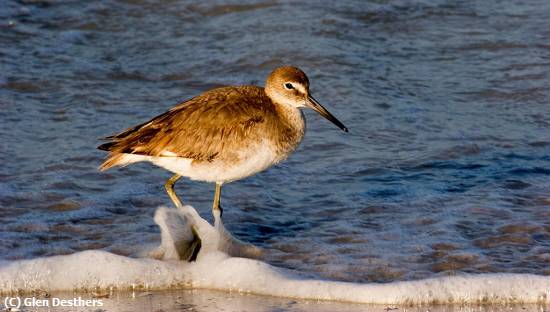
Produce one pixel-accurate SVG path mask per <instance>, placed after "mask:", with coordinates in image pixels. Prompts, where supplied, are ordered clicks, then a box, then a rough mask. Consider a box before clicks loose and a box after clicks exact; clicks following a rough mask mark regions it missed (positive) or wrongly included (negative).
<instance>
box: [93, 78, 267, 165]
mask: <svg viewBox="0 0 550 312" xmlns="http://www.w3.org/2000/svg"><path fill="white" fill-rule="evenodd" d="M274 111H275V107H274V105H273V104H272V103H271V101H270V100H269V98H268V97H267V96H266V95H265V92H264V91H263V89H262V88H259V87H254V86H243V87H225V88H218V89H214V90H210V91H207V92H205V93H203V94H201V95H199V96H197V97H195V98H192V99H190V100H188V101H186V102H183V103H181V104H179V105H177V106H175V107H174V108H172V109H171V110H169V111H167V112H166V113H164V114H162V115H159V116H157V117H155V118H153V119H151V120H150V121H148V122H146V123H143V124H141V125H138V126H135V127H132V128H130V129H128V130H126V131H124V132H122V133H120V134H117V135H114V136H111V137H108V138H107V139H109V140H111V142H108V143H105V144H103V145H101V146H99V149H102V150H107V151H110V152H112V153H114V154H118V153H128V154H139V155H148V156H167V155H168V154H169V153H173V154H175V155H172V156H178V157H184V158H192V159H194V160H198V161H203V160H206V161H211V160H213V159H216V158H217V157H221V158H224V159H230V158H232V157H235V156H236V155H234V154H235V152H236V151H238V150H240V149H241V148H242V147H243V145H245V144H247V143H246V142H251V141H254V139H255V138H257V137H258V136H259V135H260V134H261V133H262V128H264V129H265V123H266V118H269V116H273V113H274Z"/></svg>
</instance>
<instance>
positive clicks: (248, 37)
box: [0, 0, 550, 282]
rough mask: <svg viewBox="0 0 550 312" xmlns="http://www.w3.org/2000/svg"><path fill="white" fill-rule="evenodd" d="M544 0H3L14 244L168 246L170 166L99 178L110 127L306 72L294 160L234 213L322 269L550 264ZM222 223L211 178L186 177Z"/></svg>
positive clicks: (237, 193) (362, 277) (35, 251)
mask: <svg viewBox="0 0 550 312" xmlns="http://www.w3.org/2000/svg"><path fill="white" fill-rule="evenodd" d="M549 21H550V4H549V3H548V2H546V1H529V2H528V3H522V2H519V1H518V2H498V1H484V2H478V3H474V2H469V1H453V2H450V1H449V2H447V1H442V0H439V1H421V2H415V3H410V2H409V1H372V2H364V1H342V2H338V3H335V4H328V3H319V2H296V3H295V2H250V3H248V4H237V3H236V2H235V3H231V4H229V3H222V2H219V3H218V2H209V3H202V2H201V1H195V3H192V2H191V1H161V2H159V1H144V0H127V1H115V0H106V1H87V2H84V3H82V2H79V1H53V0H52V1H48V0H38V1H30V0H20V1H12V0H4V1H2V2H1V3H0V142H1V143H0V144H1V145H0V148H1V153H0V161H1V163H2V166H0V255H1V256H0V258H1V259H8V260H13V259H27V258H35V257H39V256H49V255H61V254H70V253H74V252H77V251H81V250H88V249H104V250H107V251H111V252H114V253H117V254H121V255H132V254H133V252H134V251H135V248H134V246H136V245H143V244H148V243H155V242H158V241H159V232H158V228H157V227H156V225H155V224H154V222H153V218H152V216H153V213H154V211H155V208H156V207H157V206H159V205H161V204H170V202H169V199H168V197H167V196H166V195H165V193H164V190H163V183H164V181H165V180H166V179H167V178H168V177H169V176H170V173H168V172H166V171H164V170H162V169H159V168H155V167H153V166H152V165H149V164H137V165H133V166H131V167H128V168H125V169H118V170H111V171H108V172H106V173H100V172H98V171H97V167H98V166H99V164H100V163H101V162H102V160H103V158H104V157H105V153H103V152H101V151H98V150H96V149H95V147H96V146H97V145H98V144H100V141H98V140H97V138H99V137H103V136H106V135H110V134H113V133H115V132H118V131H120V130H123V129H125V128H127V127H129V126H132V125H134V124H137V123H140V122H143V121H145V120H147V119H149V118H151V117H153V116H155V115H157V114H159V113H162V112H164V111H165V110H167V109H168V108H170V107H172V106H173V105H175V104H176V103H178V102H179V101H182V100H185V99H188V98H190V97H192V96H194V95H196V94H198V93H200V92H202V91H205V90H207V89H210V88H213V87H217V86H221V85H231V84H260V85H262V84H263V81H264V79H265V77H266V76H267V74H268V73H269V72H270V71H271V70H272V69H273V68H275V67H277V66H279V65H283V64H294V65H297V66H299V67H300V68H302V69H303V70H304V71H305V72H306V73H307V74H308V75H309V78H310V81H311V88H312V92H313V94H314V95H315V97H316V98H317V99H318V100H319V101H320V102H321V103H323V104H324V105H325V106H327V107H328V108H329V109H330V110H331V112H333V113H334V114H335V115H336V116H337V117H338V118H339V119H340V120H341V121H343V122H344V123H345V124H346V126H348V128H349V129H350V133H348V134H345V133H343V132H341V131H340V130H338V129H337V128H335V127H334V125H332V124H330V123H329V122H327V121H326V120H324V119H322V118H321V117H320V116H318V115H316V114H315V113H313V112H307V113H306V115H307V119H308V133H307V134H306V138H305V140H304V142H303V143H302V145H301V147H300V148H299V149H298V150H297V151H296V152H295V153H294V154H293V155H292V156H291V157H290V158H289V159H288V160H287V161H286V162H284V163H282V164H280V165H278V166H276V167H273V168H271V169H269V170H267V171H266V172H263V173H261V174H258V175H256V176H254V177H251V178H248V179H246V180H243V181H238V182H235V183H232V184H229V185H227V186H226V187H224V193H223V198H222V201H223V205H224V208H225V210H224V217H225V221H226V226H227V227H228V229H229V230H230V231H231V232H232V233H234V234H235V235H236V236H238V237H239V238H241V239H242V240H245V241H248V242H252V243H254V244H256V245H259V246H261V247H264V248H265V249H266V250H267V251H268V253H267V255H266V258H265V259H264V260H265V261H267V262H268V263H271V264H273V265H276V266H281V267H286V268H292V269H296V270H299V271H302V272H306V273H310V274H311V275H313V276H317V277H322V278H330V279H334V280H340V281H353V282H389V281H399V280H413V279H420V278H426V277H434V276H441V275H448V274H456V273H459V272H470V273H480V272H514V273H534V274H543V275H550V269H549V268H548V267H549V262H550V191H549V190H550V180H549V176H550V156H549V155H550V106H548V102H549V100H550V89H549V88H548V85H549V83H550V76H549V75H548V71H549V69H550V45H549V44H548V42H550V41H549V39H550V30H549V29H550V22H549ZM177 191H178V193H179V194H180V195H181V197H182V198H183V200H184V201H185V202H188V203H190V204H192V205H194V206H195V207H197V208H198V209H199V210H200V212H201V213H202V214H203V215H204V216H208V217H209V214H210V212H209V210H210V208H209V207H210V203H211V200H212V196H213V186H212V185H209V184H202V183H197V182H189V181H181V182H179V184H178V189H177Z"/></svg>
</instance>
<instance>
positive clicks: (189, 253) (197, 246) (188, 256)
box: [164, 174, 202, 262]
mask: <svg viewBox="0 0 550 312" xmlns="http://www.w3.org/2000/svg"><path fill="white" fill-rule="evenodd" d="M179 178H181V175H179V174H175V175H173V176H172V177H171V178H170V179H168V181H166V183H165V184H164V188H165V189H166V192H167V193H168V196H170V199H171V200H172V202H174V205H176V208H178V209H180V210H185V209H184V207H183V205H182V203H181V201H180V199H179V198H178V195H176V192H175V191H174V184H176V181H178V180H179ZM188 216H189V215H188ZM191 219H194V218H193V217H191ZM190 221H191V222H194V220H190ZM191 232H192V233H193V241H192V242H191V243H190V244H189V248H188V249H187V250H186V251H185V253H184V254H183V255H182V258H183V259H185V260H187V261H189V262H191V261H195V260H197V255H198V254H199V251H200V250H201V245H202V244H201V238H200V236H199V233H198V230H197V226H196V224H193V225H191Z"/></svg>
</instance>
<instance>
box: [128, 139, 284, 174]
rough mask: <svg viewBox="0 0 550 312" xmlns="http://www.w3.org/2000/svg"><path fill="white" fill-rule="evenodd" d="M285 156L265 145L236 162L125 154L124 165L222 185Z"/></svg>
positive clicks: (253, 149) (256, 147) (266, 166)
mask: <svg viewBox="0 0 550 312" xmlns="http://www.w3.org/2000/svg"><path fill="white" fill-rule="evenodd" d="M287 156H288V154H285V155H277V154H276V153H275V151H274V149H273V148H272V146H271V145H270V144H269V143H267V142H262V143H260V144H257V145H254V146H252V147H249V148H247V149H246V150H243V151H240V152H239V160H238V161H234V162H225V161H223V160H220V159H214V160H212V161H210V162H208V161H204V162H193V159H190V158H178V157H152V156H142V155H133V154H127V156H126V157H125V158H126V162H127V163H126V164H130V163H134V162H138V161H150V162H152V163H154V164H155V165H157V166H159V167H162V168H164V169H166V170H169V171H171V172H174V173H177V174H180V175H182V176H184V177H188V178H190V179H192V180H198V181H206V182H218V183H225V182H231V181H235V180H239V179H243V178H246V177H249V176H251V175H254V174H256V173H258V172H260V171H263V170H265V169H267V168H269V167H270V166H272V165H274V164H276V163H278V162H280V161H281V160H283V159H285V158H286V157H287Z"/></svg>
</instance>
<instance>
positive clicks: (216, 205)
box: [212, 183, 223, 224]
mask: <svg viewBox="0 0 550 312" xmlns="http://www.w3.org/2000/svg"><path fill="white" fill-rule="evenodd" d="M221 194H222V185H221V183H216V191H215V193H214V202H213V203H212V214H213V215H214V224H219V223H220V222H221V218H222V214H223V209H222V207H221V205H220V197H221Z"/></svg>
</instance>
